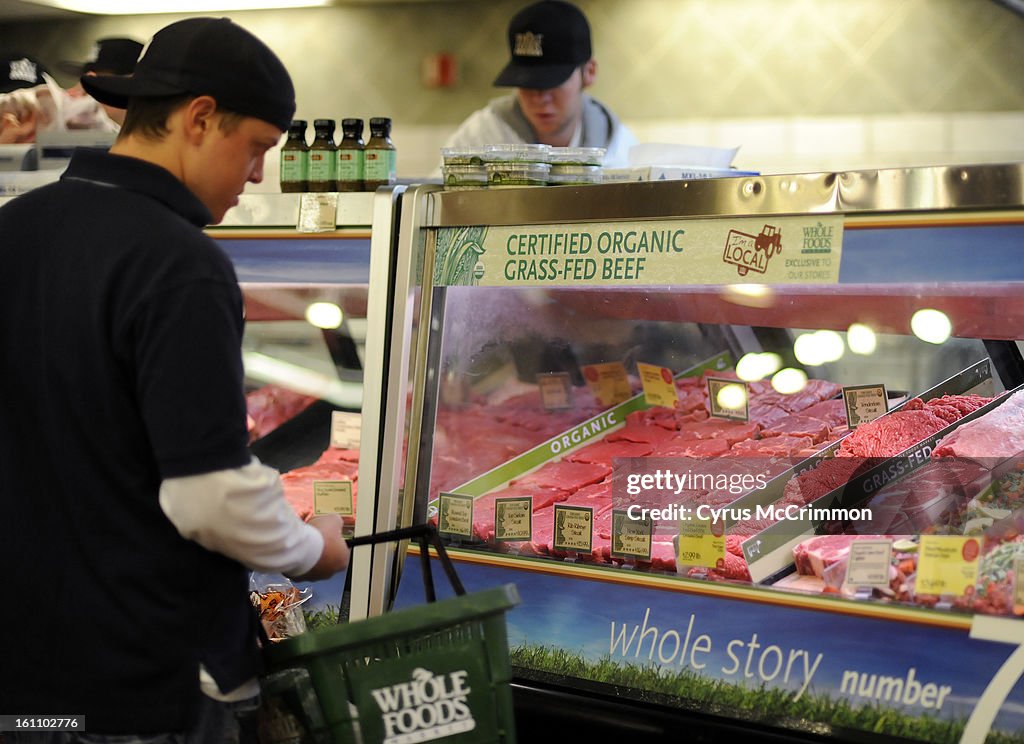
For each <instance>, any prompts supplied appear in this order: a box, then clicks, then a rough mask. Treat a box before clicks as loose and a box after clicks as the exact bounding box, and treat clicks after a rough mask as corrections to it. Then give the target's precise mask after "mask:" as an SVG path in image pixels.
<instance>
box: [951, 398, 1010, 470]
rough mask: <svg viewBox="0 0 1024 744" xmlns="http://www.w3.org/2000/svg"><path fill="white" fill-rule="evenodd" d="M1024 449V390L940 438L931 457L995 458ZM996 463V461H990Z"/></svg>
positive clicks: (996, 459) (978, 459) (979, 460)
mask: <svg viewBox="0 0 1024 744" xmlns="http://www.w3.org/2000/svg"><path fill="white" fill-rule="evenodd" d="M1022 451H1024V391H1021V392H1017V393H1014V394H1013V395H1011V396H1010V397H1009V398H1007V399H1006V401H1005V402H1003V403H1001V404H1000V405H999V406H998V407H997V408H995V409H993V410H992V411H990V412H988V413H986V414H985V415H984V416H982V417H980V418H977V419H975V420H974V421H969V422H967V423H966V424H964V425H963V426H961V427H960V428H958V429H956V430H955V431H953V432H951V433H950V434H948V435H947V436H945V437H943V438H942V439H940V440H939V442H938V444H936V446H935V450H934V451H933V452H932V457H934V458H940V457H964V458H968V459H970V460H974V461H976V462H982V461H986V460H991V461H998V460H1004V459H1006V458H1008V457H1012V456H1013V455H1016V454H1017V453H1018V452H1022ZM989 464H995V462H992V463H989Z"/></svg>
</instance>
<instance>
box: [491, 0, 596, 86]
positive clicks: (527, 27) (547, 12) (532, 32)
mask: <svg viewBox="0 0 1024 744" xmlns="http://www.w3.org/2000/svg"><path fill="white" fill-rule="evenodd" d="M508 46H509V51H511V52H512V60H511V61H510V62H509V63H508V64H507V65H506V66H505V69H504V70H502V71H501V74H500V75H498V77H497V79H496V80H495V81H494V84H495V85H499V86H509V87H514V88H535V89H537V90H546V89H548V88H557V87H558V86H559V85H561V84H562V83H564V82H565V81H566V80H568V79H569V76H570V75H572V73H573V71H574V70H575V69H576V68H577V67H579V66H580V65H582V64H583V63H585V62H587V61H588V60H590V58H591V56H592V52H591V48H590V24H588V23H587V17H586V16H585V15H583V11H581V10H580V9H579V8H577V7H576V6H575V5H573V4H572V3H566V2H561V0H541V2H539V3H534V4H533V5H530V6H529V7H526V8H523V9H522V10H521V11H519V13H517V14H516V15H515V17H514V18H513V19H512V20H511V22H509V24H508Z"/></svg>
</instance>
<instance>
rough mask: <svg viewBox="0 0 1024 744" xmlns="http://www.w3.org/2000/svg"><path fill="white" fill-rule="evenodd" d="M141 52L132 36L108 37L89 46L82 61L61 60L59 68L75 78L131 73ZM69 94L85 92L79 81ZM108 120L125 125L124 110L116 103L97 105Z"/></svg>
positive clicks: (78, 96) (81, 94) (69, 89)
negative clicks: (127, 37)
mask: <svg viewBox="0 0 1024 744" xmlns="http://www.w3.org/2000/svg"><path fill="white" fill-rule="evenodd" d="M140 54H142V44H141V43H140V42H138V41H136V40H135V39H124V38H116V37H114V38H109V39H100V40H99V41H97V42H96V43H95V44H94V45H93V48H92V52H91V53H90V55H89V59H87V60H86V61H85V62H61V63H60V64H59V65H57V67H58V69H60V70H61V71H62V72H66V73H68V74H69V75H74V76H75V77H76V78H81V77H82V76H83V75H131V74H132V73H133V72H135V63H136V62H137V61H138V59H139V55H140ZM68 95H70V96H71V97H72V98H80V97H82V96H85V95H88V94H87V93H86V92H85V88H83V87H82V83H81V81H79V82H78V83H76V84H75V85H73V86H72V87H71V88H68ZM100 105H102V106H103V110H104V111H105V112H106V114H107V116H109V117H110V119H111V120H112V121H114V122H116V123H117V125H118V126H120V125H121V124H124V109H121V108H117V107H116V106H108V105H106V104H102V103H101V104H100Z"/></svg>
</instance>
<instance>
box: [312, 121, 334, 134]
mask: <svg viewBox="0 0 1024 744" xmlns="http://www.w3.org/2000/svg"><path fill="white" fill-rule="evenodd" d="M313 128H314V129H329V130H330V131H332V132H333V131H334V119H314V120H313Z"/></svg>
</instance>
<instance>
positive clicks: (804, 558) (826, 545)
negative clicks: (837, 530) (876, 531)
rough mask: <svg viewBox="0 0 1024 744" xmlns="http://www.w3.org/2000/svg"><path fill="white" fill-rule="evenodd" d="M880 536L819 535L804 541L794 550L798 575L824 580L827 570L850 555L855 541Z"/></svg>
mask: <svg viewBox="0 0 1024 744" xmlns="http://www.w3.org/2000/svg"><path fill="white" fill-rule="evenodd" d="M879 537H880V536H879V535H819V536H817V537H812V538H810V539H808V540H804V541H803V542H802V543H799V544H798V545H796V546H795V547H794V548H793V560H794V561H795V562H796V570H797V573H799V574H802V575H804V576H817V577H819V578H823V577H824V574H825V569H826V568H828V567H829V566H831V565H833V564H834V563H838V562H839V561H841V560H843V559H844V558H845V557H846V556H848V555H849V554H850V543H852V542H853V541H855V540H867V539H870V538H874V539H876V540H877V539H879Z"/></svg>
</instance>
